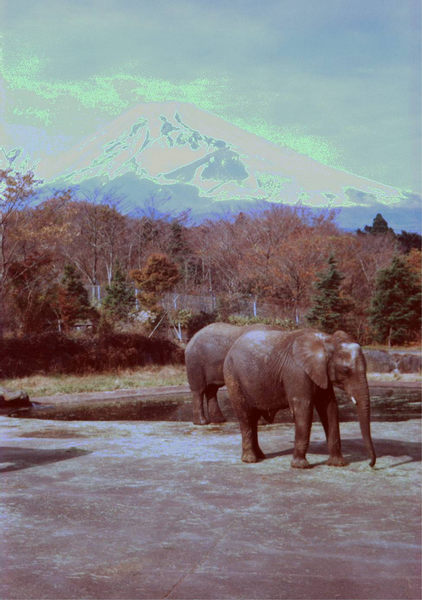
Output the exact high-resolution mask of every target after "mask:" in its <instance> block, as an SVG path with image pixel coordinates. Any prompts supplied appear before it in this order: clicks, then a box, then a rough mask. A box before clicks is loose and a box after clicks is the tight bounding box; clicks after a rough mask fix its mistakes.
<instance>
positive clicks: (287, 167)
mask: <svg viewBox="0 0 422 600" xmlns="http://www.w3.org/2000/svg"><path fill="white" fill-rule="evenodd" d="M37 175H40V176H41V177H42V178H43V179H44V180H46V181H47V182H48V183H52V182H55V183H56V187H57V185H58V184H62V185H65V186H67V187H69V186H70V187H72V186H80V187H84V186H88V187H89V186H91V187H92V185H94V184H95V185H98V183H100V182H101V184H102V185H104V186H106V187H107V188H108V189H111V188H112V189H113V190H119V194H120V195H123V196H125V197H126V205H127V209H128V210H130V209H132V208H134V207H136V206H137V205H139V204H141V205H142V202H145V200H146V198H147V197H148V195H154V196H162V197H165V198H166V199H167V202H168V207H169V209H173V210H184V209H187V208H190V209H191V211H192V214H193V216H200V215H204V214H206V213H207V211H208V212H210V211H211V212H215V211H216V210H218V208H219V207H224V208H225V209H226V208H227V207H232V208H233V207H239V206H241V205H243V204H245V203H247V206H252V205H253V203H254V202H256V201H257V200H261V201H262V200H266V201H269V202H283V203H285V204H290V205H295V204H298V203H300V204H303V205H307V206H310V207H312V208H316V209H321V208H338V209H341V214H351V212H353V211H355V212H356V209H359V210H360V211H361V214H363V213H364V212H365V211H367V212H368V213H369V212H370V211H372V213H373V214H376V212H380V207H381V210H382V209H383V210H384V211H390V212H391V210H392V209H393V208H394V209H395V210H401V211H403V210H404V211H406V207H408V206H409V202H410V199H409V195H407V196H406V194H402V193H401V192H400V190H397V189H395V188H393V187H391V186H388V185H384V184H382V183H378V182H375V181H371V180H370V179H367V178H364V177H359V176H357V175H353V174H351V173H348V172H346V171H341V170H338V169H334V168H332V167H329V166H326V165H323V164H321V163H319V162H318V161H316V160H313V159H311V158H309V157H308V156H305V155H303V154H299V153H297V152H294V151H293V150H291V149H289V148H286V147H280V146H277V145H275V144H273V143H272V142H269V141H268V140H266V139H264V138H261V137H259V136H257V135H254V134H251V133H249V132H247V131H244V130H243V129H241V128H239V127H237V126H236V125H233V124H232V123H229V122H228V121H226V120H224V119H222V118H220V117H218V116H216V115H214V114H212V113H209V112H207V111H204V110H202V109H200V108H198V107H197V106H195V105H194V104H188V103H183V102H150V103H144V104H139V105H137V106H135V107H134V108H132V109H130V110H129V111H127V112H125V113H123V114H122V115H120V116H119V117H118V118H117V119H115V120H114V121H112V122H111V123H109V124H108V125H107V126H106V127H104V128H103V129H101V130H99V131H97V132H96V134H95V135H93V136H91V137H90V138H87V139H86V140H84V141H83V142H82V143H80V144H78V145H76V146H75V147H73V148H72V149H71V150H69V151H67V152H64V153H62V154H60V155H58V156H56V157H55V159H54V160H52V159H51V158H50V159H48V161H43V162H42V163H40V165H39V168H38V172H37ZM129 182H130V185H129ZM412 202H413V205H412V210H413V217H412V218H413V219H414V220H415V219H417V218H418V216H419V215H416V213H415V206H414V199H413V200H412ZM372 213H371V214H372ZM373 214H372V217H373ZM409 215H410V213H409V214H408V216H409ZM396 221H397V223H396V224H393V223H392V226H393V227H394V226H396V227H397V226H399V227H400V224H399V221H398V220H397V219H396ZM364 224H365V223H361V224H358V225H356V226H363V225H364ZM354 225H355V224H353V225H352V226H354Z"/></svg>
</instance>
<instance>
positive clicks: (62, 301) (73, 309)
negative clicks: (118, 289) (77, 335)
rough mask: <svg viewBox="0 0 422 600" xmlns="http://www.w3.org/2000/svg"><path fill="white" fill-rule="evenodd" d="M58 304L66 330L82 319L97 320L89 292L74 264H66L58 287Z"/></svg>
mask: <svg viewBox="0 0 422 600" xmlns="http://www.w3.org/2000/svg"><path fill="white" fill-rule="evenodd" d="M58 306H59V312H60V318H61V323H62V325H63V329H64V330H65V331H69V330H70V329H71V328H72V327H74V326H75V325H76V324H77V323H78V322H80V321H86V320H88V319H89V320H91V322H92V321H96V320H97V314H96V311H95V309H94V308H92V307H91V305H90V303H89V299H88V292H87V290H86V288H85V287H84V285H83V283H82V279H81V277H80V275H79V273H78V272H77V270H76V268H75V267H74V265H72V264H67V265H65V268H64V274H63V278H62V280H61V283H60V285H59V288H58Z"/></svg>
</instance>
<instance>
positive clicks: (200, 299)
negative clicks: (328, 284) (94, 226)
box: [87, 285, 298, 320]
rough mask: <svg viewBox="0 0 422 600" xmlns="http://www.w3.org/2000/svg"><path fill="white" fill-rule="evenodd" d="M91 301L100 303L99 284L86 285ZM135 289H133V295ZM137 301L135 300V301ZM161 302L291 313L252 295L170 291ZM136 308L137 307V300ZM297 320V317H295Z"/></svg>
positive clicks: (171, 306)
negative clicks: (220, 295)
mask: <svg viewBox="0 0 422 600" xmlns="http://www.w3.org/2000/svg"><path fill="white" fill-rule="evenodd" d="M87 289H88V294H89V297H90V298H91V302H92V303H93V304H95V305H97V306H98V305H100V304H101V300H102V298H103V295H104V288H102V287H101V286H99V285H93V286H88V288H87ZM136 295H137V290H135V296H136ZM136 302H137V301H136ZM161 304H162V306H163V308H165V309H166V311H177V310H181V309H185V310H189V311H191V312H193V313H200V312H205V313H212V312H214V311H219V312H222V311H224V312H227V313H228V314H235V315H242V316H245V317H280V318H289V317H290V316H291V315H288V314H286V311H285V310H283V309H282V307H280V306H279V305H277V304H272V303H270V302H263V301H260V300H259V299H257V298H256V297H254V296H249V297H236V298H223V297H221V298H217V296H215V295H214V294H183V293H177V292H172V293H168V294H165V295H164V297H163V299H162V300H161ZM137 308H139V305H138V302H137ZM296 320H298V317H297V319H296Z"/></svg>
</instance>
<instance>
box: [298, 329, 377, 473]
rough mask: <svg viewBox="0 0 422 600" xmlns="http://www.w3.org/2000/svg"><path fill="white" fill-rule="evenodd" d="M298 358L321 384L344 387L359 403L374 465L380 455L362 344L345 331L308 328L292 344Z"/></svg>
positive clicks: (369, 452)
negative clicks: (373, 432) (374, 436)
mask: <svg viewBox="0 0 422 600" xmlns="http://www.w3.org/2000/svg"><path fill="white" fill-rule="evenodd" d="M292 354H293V358H294V360H295V361H296V362H297V363H299V364H300V365H301V366H302V367H303V369H304V370H305V372H306V374H307V375H308V376H309V377H310V378H311V379H312V381H313V382H314V383H315V384H316V385H317V386H319V387H320V388H323V389H327V388H328V386H329V385H330V382H331V384H333V385H335V386H337V387H339V388H340V389H342V390H343V391H344V392H346V394H347V395H348V396H349V397H350V398H351V400H352V402H353V403H354V404H355V405H356V410H357V413H358V418H359V424H360V429H361V432H362V438H363V440H364V442H365V446H366V448H367V451H368V454H369V456H370V459H371V462H370V465H371V467H373V466H374V465H375V461H376V455H375V450H374V446H373V443H372V438H371V425H370V399H369V389H368V382H367V379H366V363H365V357H364V355H363V352H362V348H361V347H360V345H359V344H356V343H354V342H353V341H352V340H351V338H350V337H349V336H348V335H347V334H346V333H345V332H344V331H336V332H335V333H334V334H332V335H327V334H324V333H320V332H317V331H312V330H305V331H304V332H303V334H302V335H300V336H298V337H297V338H296V339H295V341H294V343H293V347H292Z"/></svg>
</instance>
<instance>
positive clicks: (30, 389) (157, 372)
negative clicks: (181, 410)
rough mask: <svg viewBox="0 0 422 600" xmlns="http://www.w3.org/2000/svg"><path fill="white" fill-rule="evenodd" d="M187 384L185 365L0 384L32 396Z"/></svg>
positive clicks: (33, 377) (47, 377) (16, 379)
mask: <svg viewBox="0 0 422 600" xmlns="http://www.w3.org/2000/svg"><path fill="white" fill-rule="evenodd" d="M186 383H187V380H186V369H185V367H184V365H165V366H158V365H157V366H150V367H139V368H138V369H127V370H122V371H118V372H116V373H100V374H90V375H60V374H57V375H30V376H28V377H18V378H13V379H3V380H2V381H1V385H2V386H3V387H5V388H6V389H9V390H12V391H16V390H25V391H26V392H27V393H28V394H29V396H30V397H37V396H52V395H54V394H77V393H81V392H110V391H113V390H124V389H138V388H145V387H156V386H168V385H184V384H186Z"/></svg>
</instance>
